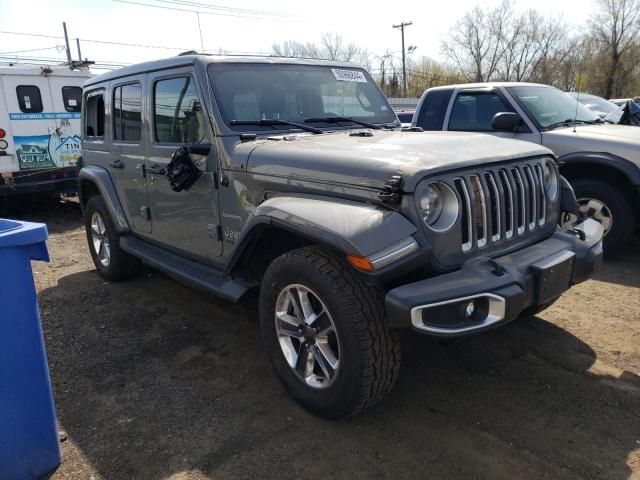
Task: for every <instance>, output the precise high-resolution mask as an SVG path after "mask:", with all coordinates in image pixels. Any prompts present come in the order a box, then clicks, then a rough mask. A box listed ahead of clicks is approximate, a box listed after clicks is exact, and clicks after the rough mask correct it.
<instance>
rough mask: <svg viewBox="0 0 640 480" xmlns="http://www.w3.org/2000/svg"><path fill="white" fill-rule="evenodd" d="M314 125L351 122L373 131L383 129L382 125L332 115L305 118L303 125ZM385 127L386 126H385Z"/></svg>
mask: <svg viewBox="0 0 640 480" xmlns="http://www.w3.org/2000/svg"><path fill="white" fill-rule="evenodd" d="M312 122H313V123H315V122H327V123H338V122H352V123H355V124H357V125H362V126H363V127H367V128H373V129H374V130H380V129H382V128H383V126H382V125H376V124H375V123H369V122H365V121H363V120H356V119H355V118H351V117H340V116H338V115H335V116H334V115H332V116H330V117H311V118H305V119H304V123H312ZM385 126H386V125H385Z"/></svg>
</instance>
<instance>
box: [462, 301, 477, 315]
mask: <svg viewBox="0 0 640 480" xmlns="http://www.w3.org/2000/svg"><path fill="white" fill-rule="evenodd" d="M475 312H476V302H475V300H471V301H470V302H469V303H467V306H466V307H464V316H465V317H466V318H467V319H469V318H471V317H472V316H473V314H474V313H475Z"/></svg>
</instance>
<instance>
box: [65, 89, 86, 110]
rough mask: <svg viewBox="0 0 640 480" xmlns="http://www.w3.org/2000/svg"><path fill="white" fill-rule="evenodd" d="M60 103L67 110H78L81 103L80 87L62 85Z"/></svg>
mask: <svg viewBox="0 0 640 480" xmlns="http://www.w3.org/2000/svg"><path fill="white" fill-rule="evenodd" d="M62 103H63V104H64V109H65V110H66V111H67V112H79V111H80V105H81V104H82V88H81V87H62Z"/></svg>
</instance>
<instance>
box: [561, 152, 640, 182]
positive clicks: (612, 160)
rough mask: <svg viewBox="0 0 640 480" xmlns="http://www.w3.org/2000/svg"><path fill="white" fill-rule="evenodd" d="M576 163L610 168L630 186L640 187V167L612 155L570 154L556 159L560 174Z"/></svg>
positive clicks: (599, 153)
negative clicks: (626, 179)
mask: <svg viewBox="0 0 640 480" xmlns="http://www.w3.org/2000/svg"><path fill="white" fill-rule="evenodd" d="M578 163H590V164H594V165H601V166H604V167H609V168H612V169H614V170H617V171H618V172H620V173H621V174H623V175H624V176H625V177H627V178H628V179H629V182H630V183H631V184H632V185H636V186H640V166H638V165H636V164H634V163H633V162H631V161H630V160H627V159H625V158H622V157H619V156H617V155H614V154H612V153H606V152H572V153H568V154H566V155H562V156H561V157H559V158H558V164H559V165H560V171H561V172H562V169H563V167H564V166H569V165H575V164H578Z"/></svg>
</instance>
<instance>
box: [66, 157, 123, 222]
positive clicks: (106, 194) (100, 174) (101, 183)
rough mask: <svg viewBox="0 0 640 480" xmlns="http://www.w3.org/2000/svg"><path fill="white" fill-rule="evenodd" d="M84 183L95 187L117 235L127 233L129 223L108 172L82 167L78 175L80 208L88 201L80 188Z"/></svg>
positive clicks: (95, 167)
mask: <svg viewBox="0 0 640 480" xmlns="http://www.w3.org/2000/svg"><path fill="white" fill-rule="evenodd" d="M84 182H90V183H93V184H94V185H95V186H96V188H97V189H98V191H99V192H100V196H101V197H102V199H103V200H104V203H105V205H106V206H107V210H109V213H110V214H111V218H112V219H113V223H114V225H115V227H116V230H117V231H118V233H127V232H128V231H129V222H127V217H126V215H125V213H124V209H123V208H122V204H121V203H120V199H119V198H118V194H117V193H116V189H115V186H114V185H113V180H111V176H110V175H109V172H107V171H106V170H105V169H104V168H102V167H98V166H96V165H89V166H88V167H82V168H81V169H80V173H79V174H78V194H79V196H80V205H81V206H84V204H85V203H86V202H85V200H88V199H85V198H84V188H83V187H82V185H83V183H84ZM83 208H84V207H83Z"/></svg>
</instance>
